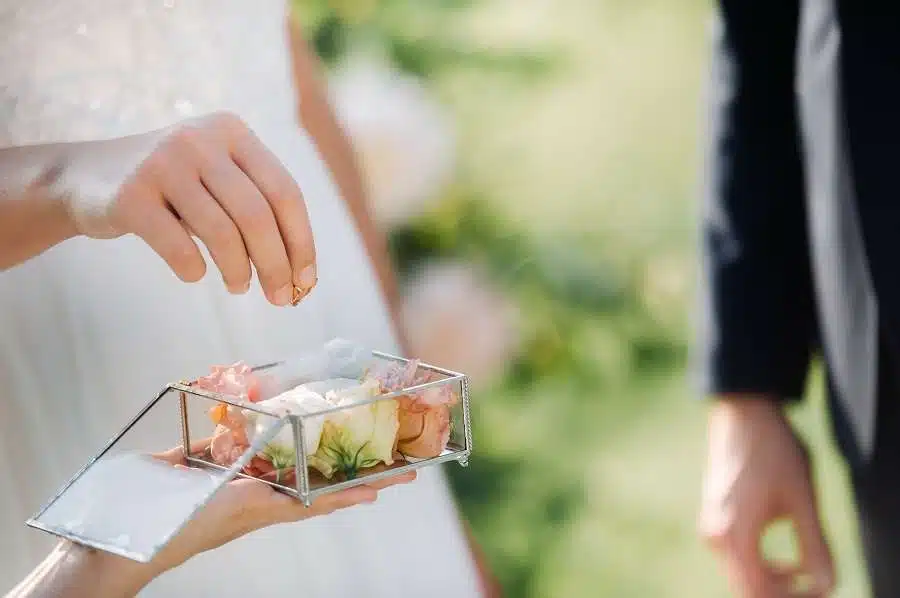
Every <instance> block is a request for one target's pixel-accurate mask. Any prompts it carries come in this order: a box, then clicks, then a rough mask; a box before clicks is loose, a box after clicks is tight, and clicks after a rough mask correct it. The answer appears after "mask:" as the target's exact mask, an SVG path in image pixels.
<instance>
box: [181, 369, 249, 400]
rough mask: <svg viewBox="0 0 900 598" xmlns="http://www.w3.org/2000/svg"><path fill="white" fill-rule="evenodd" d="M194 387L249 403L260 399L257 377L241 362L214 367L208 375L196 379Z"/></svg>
mask: <svg viewBox="0 0 900 598" xmlns="http://www.w3.org/2000/svg"><path fill="white" fill-rule="evenodd" d="M194 386H196V387H197V388H202V389H203V390H208V391H210V392H217V393H220V394H223V395H230V396H235V397H241V398H244V399H247V400H248V401H250V402H251V403H255V402H257V401H259V400H260V398H261V396H260V395H261V384H260V379H259V377H258V376H257V375H256V374H254V373H253V370H252V369H251V368H250V366H249V365H247V364H245V363H244V362H242V361H238V362H237V363H234V364H232V365H214V366H213V367H212V369H211V371H210V373H209V375H208V376H203V377H202V378H200V379H198V380H197V381H196V382H194Z"/></svg>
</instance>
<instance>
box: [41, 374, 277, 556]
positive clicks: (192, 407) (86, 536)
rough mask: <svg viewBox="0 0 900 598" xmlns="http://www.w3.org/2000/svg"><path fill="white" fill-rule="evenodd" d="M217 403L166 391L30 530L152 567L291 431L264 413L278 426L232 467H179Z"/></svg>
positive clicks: (68, 486) (45, 509)
mask: <svg viewBox="0 0 900 598" xmlns="http://www.w3.org/2000/svg"><path fill="white" fill-rule="evenodd" d="M204 403H206V404H205V405H204ZM214 404H215V403H214V402H212V401H210V400H208V399H206V400H204V399H203V398H202V397H199V396H196V395H192V394H190V393H185V392H179V391H178V390H177V389H176V388H173V387H172V386H169V387H167V388H166V389H165V390H164V391H163V392H162V393H160V394H159V395H158V396H157V397H156V398H155V399H153V400H152V401H151V402H150V403H149V404H148V405H147V406H146V407H144V409H143V410H141V412H140V413H139V414H138V415H137V416H136V417H135V418H134V419H133V420H132V421H131V422H130V423H129V424H128V425H127V426H126V427H125V428H124V429H123V430H122V431H121V432H119V433H118V434H117V435H116V436H115V437H114V438H113V439H112V440H111V441H110V442H109V443H108V444H107V446H106V447H105V448H104V449H103V450H102V451H100V453H98V454H97V455H96V456H95V457H94V458H93V459H91V461H90V462H89V463H88V464H87V465H86V466H85V467H84V468H83V469H82V470H81V471H80V472H78V473H77V474H76V475H75V476H74V477H73V478H72V479H71V480H70V481H69V482H68V483H67V484H66V485H65V486H64V487H63V488H62V489H61V490H60V491H59V493H57V495H56V496H55V497H54V498H53V499H52V500H51V501H50V502H49V503H48V504H47V505H46V506H44V507H43V508H42V509H41V510H40V511H39V512H38V513H37V514H36V515H35V516H34V517H33V518H32V519H30V520H29V521H28V525H30V526H31V527H34V528H37V529H40V530H43V531H46V532H49V533H52V534H55V535H57V536H60V537H63V538H66V539H69V540H72V541H74V542H77V543H79V544H84V545H86V546H90V547H92V548H97V549H100V550H104V551H106V552H111V553H113V554H117V555H119V556H123V557H125V558H129V559H132V560H136V561H139V562H149V561H150V560H151V559H152V558H153V557H154V556H155V555H156V553H157V552H159V550H160V549H161V548H162V547H163V546H165V545H166V544H167V543H168V542H169V541H170V540H171V539H172V538H173V537H174V536H175V535H176V534H177V533H178V532H179V531H180V530H181V529H182V528H183V527H184V525H185V524H186V523H187V522H188V521H189V520H190V519H191V518H192V517H193V516H194V515H195V513H196V512H197V511H199V510H200V509H201V508H203V506H204V505H206V504H207V503H208V502H209V501H210V500H211V499H212V497H213V496H214V495H215V494H216V492H218V491H219V489H220V488H222V486H223V485H224V484H226V483H227V482H229V481H230V480H232V479H234V478H235V477H236V476H237V475H238V474H239V472H240V471H241V469H242V468H243V467H244V466H245V465H247V463H248V462H249V461H250V460H251V459H252V458H253V456H254V455H255V454H256V453H257V452H258V451H259V450H260V448H261V447H262V446H264V445H265V443H266V442H268V441H269V440H270V439H271V438H272V437H274V436H275V435H276V434H277V433H278V432H279V431H280V430H281V429H282V427H283V426H284V425H285V424H288V425H290V424H289V423H288V421H287V418H277V417H270V416H267V415H262V417H266V418H268V419H269V420H270V421H271V426H269V428H268V430H266V431H265V432H264V433H263V434H260V435H259V436H258V437H257V438H255V439H254V442H253V443H252V445H251V446H250V448H248V449H246V450H244V451H243V452H242V454H241V455H240V457H239V458H238V459H237V460H236V461H235V462H234V464H233V465H232V466H231V467H229V468H219V469H213V468H194V467H190V468H189V467H184V466H177V465H176V463H179V462H181V463H183V462H184V461H183V459H182V456H183V455H184V450H183V446H185V445H184V444H183V441H184V439H185V437H186V436H187V425H188V424H187V422H188V421H190V422H191V423H190V426H191V428H192V429H193V430H194V433H195V434H198V433H199V431H200V427H201V426H202V425H203V422H205V421H208V418H207V417H205V414H204V413H203V411H204V409H209V408H210V406H211V405H214ZM179 421H180V422H182V423H181V424H180V425H179ZM212 427H213V426H212V423H211V422H210V423H209V424H208V425H207V426H206V428H208V429H206V430H204V432H205V434H206V436H205V437H206V438H209V437H211V436H212V432H213V430H212ZM179 432H180V434H179ZM179 436H181V437H179ZM198 436H199V434H198ZM187 442H188V443H190V440H189V439H188V440H187ZM188 446H190V445H189V444H188ZM173 447H174V448H173Z"/></svg>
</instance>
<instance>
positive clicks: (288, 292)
mask: <svg viewBox="0 0 900 598" xmlns="http://www.w3.org/2000/svg"><path fill="white" fill-rule="evenodd" d="M293 294H294V287H293V286H292V285H289V284H286V285H284V286H283V287H281V288H280V289H278V290H277V291H275V297H274V299H275V304H276V305H287V304H288V303H290V302H291V296H292V295H293Z"/></svg>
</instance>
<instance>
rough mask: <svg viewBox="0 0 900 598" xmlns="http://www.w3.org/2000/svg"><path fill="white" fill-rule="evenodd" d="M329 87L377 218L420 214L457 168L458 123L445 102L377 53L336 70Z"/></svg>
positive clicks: (391, 220)
mask: <svg viewBox="0 0 900 598" xmlns="http://www.w3.org/2000/svg"><path fill="white" fill-rule="evenodd" d="M330 91H331V96H332V105H333V106H334V109H335V112H336V113H337V116H338V118H339V119H340V121H341V123H342V125H343V126H344V127H345V130H346V131H347V133H348V135H349V136H350V138H351V140H352V141H353V144H354V147H355V149H356V152H357V155H358V156H359V158H360V162H361V167H362V169H363V172H364V175H365V177H366V179H367V183H368V191H369V194H370V198H371V201H372V207H373V210H374V212H375V218H376V219H377V220H378V222H379V224H381V225H382V226H383V227H386V228H391V227H393V226H396V225H399V224H402V223H404V222H407V221H409V220H410V219H411V218H414V217H416V216H417V215H419V214H421V213H422V212H423V211H424V210H425V209H426V208H427V206H428V202H429V201H434V200H436V199H437V198H438V195H439V194H440V192H441V190H442V188H443V187H444V186H445V185H446V184H447V183H448V182H449V180H450V177H451V176H452V174H453V170H454V168H455V153H456V138H455V131H454V124H453V122H452V119H451V118H450V116H449V115H448V114H447V112H446V111H445V110H444V108H443V106H441V104H440V103H439V102H438V101H437V100H436V99H435V98H433V97H432V96H431V95H430V94H429V92H428V90H427V89H426V88H425V86H424V85H423V84H422V83H421V82H420V81H419V80H418V79H416V78H414V77H411V76H408V75H405V74H403V73H399V72H397V71H394V70H391V69H390V68H389V67H386V66H383V65H382V64H380V63H378V62H376V61H373V60H371V59H369V60H366V59H358V60H353V61H350V62H348V63H347V64H346V65H345V66H344V67H343V68H341V69H339V70H337V71H336V72H335V73H334V74H333V76H332V80H331V85H330Z"/></svg>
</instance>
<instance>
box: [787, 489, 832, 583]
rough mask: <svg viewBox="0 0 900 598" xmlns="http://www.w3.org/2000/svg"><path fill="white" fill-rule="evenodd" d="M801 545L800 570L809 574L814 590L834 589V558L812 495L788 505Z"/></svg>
mask: <svg viewBox="0 0 900 598" xmlns="http://www.w3.org/2000/svg"><path fill="white" fill-rule="evenodd" d="M791 516H792V519H793V523H794V530H795V532H796V534H797V542H798V544H799V547H800V569H801V571H803V573H805V574H806V575H808V576H810V578H811V584H812V585H813V588H812V589H813V590H815V591H817V592H821V593H823V594H827V593H829V592H831V591H832V590H833V589H834V577H835V575H834V561H833V560H832V558H831V551H830V550H829V548H828V543H827V542H826V541H825V534H824V532H823V531H822V525H821V522H820V520H819V513H818V508H817V506H816V501H815V498H814V497H813V496H809V497H808V498H806V499H803V498H798V499H797V501H796V502H795V504H794V505H792V508H791Z"/></svg>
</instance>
